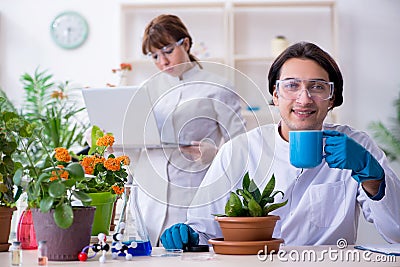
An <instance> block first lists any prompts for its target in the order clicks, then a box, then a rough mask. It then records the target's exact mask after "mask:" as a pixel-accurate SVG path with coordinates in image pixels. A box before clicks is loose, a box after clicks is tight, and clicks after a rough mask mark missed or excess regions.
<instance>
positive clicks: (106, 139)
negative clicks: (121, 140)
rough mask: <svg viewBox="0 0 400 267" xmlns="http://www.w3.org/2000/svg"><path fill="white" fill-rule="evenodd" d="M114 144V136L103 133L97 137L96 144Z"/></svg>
mask: <svg viewBox="0 0 400 267" xmlns="http://www.w3.org/2000/svg"><path fill="white" fill-rule="evenodd" d="M113 144H114V136H112V135H104V136H102V137H100V138H99V139H97V141H96V145H97V146H112V145H113Z"/></svg>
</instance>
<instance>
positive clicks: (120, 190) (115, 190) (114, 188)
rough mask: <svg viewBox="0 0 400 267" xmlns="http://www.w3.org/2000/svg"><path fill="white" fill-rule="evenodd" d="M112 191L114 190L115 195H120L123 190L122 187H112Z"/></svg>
mask: <svg viewBox="0 0 400 267" xmlns="http://www.w3.org/2000/svg"><path fill="white" fill-rule="evenodd" d="M111 188H112V190H114V192H115V194H117V195H121V194H122V193H124V188H123V187H119V186H118V185H113V186H112V187H111Z"/></svg>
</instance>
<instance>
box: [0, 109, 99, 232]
mask: <svg viewBox="0 0 400 267" xmlns="http://www.w3.org/2000/svg"><path fill="white" fill-rule="evenodd" d="M0 117H1V119H2V121H3V126H4V128H3V131H2V132H3V133H4V134H6V136H7V138H8V139H7V140H12V141H13V142H10V145H11V146H9V148H7V151H8V150H11V149H13V150H14V151H16V153H15V155H11V156H8V155H7V157H6V158H3V160H6V162H7V166H6V167H7V168H8V169H10V170H12V172H13V173H14V177H13V180H14V183H15V184H16V185H18V187H19V186H21V187H23V189H24V190H25V191H26V193H27V195H28V202H29V203H28V205H29V207H30V208H39V209H40V211H41V212H49V211H50V210H54V221H55V223H56V224H57V225H58V226H59V227H60V228H68V227H69V226H71V225H72V223H73V219H74V216H73V206H72V202H73V201H74V200H79V201H81V202H82V203H84V205H85V203H89V202H90V201H91V198H90V196H89V195H88V194H87V193H85V192H84V191H83V190H81V189H80V184H81V183H85V182H86V180H87V178H86V177H85V173H84V170H83V167H82V166H81V165H80V164H79V163H78V162H72V156H71V155H70V154H69V152H68V151H67V149H65V148H56V149H55V151H54V152H55V153H54V154H53V153H52V151H53V150H52V149H48V144H47V143H46V142H45V141H44V140H45V139H44V138H43V128H41V127H40V126H38V125H37V124H35V123H30V122H29V121H27V120H26V119H25V118H24V117H23V116H21V115H19V114H18V113H16V112H13V111H6V112H2V113H1V116H0ZM38 144H40V146H41V147H43V155H44V157H43V158H41V159H40V161H36V160H35V157H34V155H33V154H34V153H33V152H32V150H31V149H32V147H37V146H38ZM8 157H15V159H17V160H18V159H21V161H20V162H23V163H19V164H17V162H15V163H14V164H11V163H12V161H11V159H10V158H8ZM22 159H23V160H22ZM25 163H26V164H25ZM7 178H9V177H7ZM21 180H22V182H21ZM16 181H18V184H17V183H16ZM18 189H19V188H18ZM9 190H12V187H11V188H9ZM18 192H19V190H18V191H17V193H18Z"/></svg>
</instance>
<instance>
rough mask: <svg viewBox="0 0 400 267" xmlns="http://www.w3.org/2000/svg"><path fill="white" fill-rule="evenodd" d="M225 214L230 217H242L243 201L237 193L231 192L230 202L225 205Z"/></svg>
mask: <svg viewBox="0 0 400 267" xmlns="http://www.w3.org/2000/svg"><path fill="white" fill-rule="evenodd" d="M225 214H226V215H227V216H229V217H238V216H241V215H242V201H240V198H239V196H238V195H236V194H235V193H233V192H231V194H230V197H229V200H228V202H227V203H226V205H225Z"/></svg>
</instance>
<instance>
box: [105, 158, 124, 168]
mask: <svg viewBox="0 0 400 267" xmlns="http://www.w3.org/2000/svg"><path fill="white" fill-rule="evenodd" d="M104 167H105V168H106V169H107V170H109V171H119V170H120V169H121V163H120V161H119V160H117V159H115V158H108V159H106V161H104Z"/></svg>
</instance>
